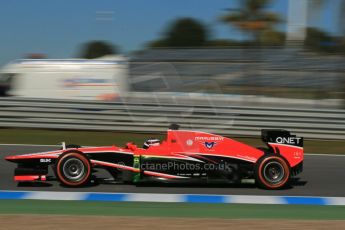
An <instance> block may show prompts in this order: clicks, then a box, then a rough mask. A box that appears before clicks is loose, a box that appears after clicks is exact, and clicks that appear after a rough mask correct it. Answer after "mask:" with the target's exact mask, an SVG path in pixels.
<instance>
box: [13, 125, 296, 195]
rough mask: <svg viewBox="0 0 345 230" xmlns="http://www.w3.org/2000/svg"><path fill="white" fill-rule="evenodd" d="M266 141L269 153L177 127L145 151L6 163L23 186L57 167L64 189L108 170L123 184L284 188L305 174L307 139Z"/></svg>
mask: <svg viewBox="0 0 345 230" xmlns="http://www.w3.org/2000/svg"><path fill="white" fill-rule="evenodd" d="M262 140H263V141H264V142H265V143H266V144H267V148H255V147H251V146H249V145H246V144H243V143H241V142H238V141H235V140H233V139H230V138H227V137H223V136H219V135H216V134H210V133H205V132H198V131H190V130H179V129H178V126H177V125H172V126H171V127H170V129H169V130H168V131H167V136H166V139H165V140H163V141H159V140H154V139H151V140H148V141H147V142H146V143H145V144H144V146H143V147H142V148H140V147H137V146H136V145H135V144H134V143H127V144H126V146H125V147H118V146H115V145H114V146H109V147H80V146H64V147H63V148H62V149H61V150H54V151H50V152H41V153H33V154H24V155H16V156H8V157H6V160H8V161H11V162H14V163H17V164H18V167H17V168H16V169H15V176H14V179H15V180H16V181H18V182H23V181H45V180H46V179H47V174H48V168H49V166H52V169H53V170H54V172H55V175H56V177H57V179H58V180H59V181H60V182H61V184H63V185H65V186H71V187H78V186H83V185H86V184H87V183H90V181H91V178H92V174H93V172H94V171H95V169H97V168H103V169H106V170H107V171H109V173H110V175H111V176H112V177H113V178H114V180H116V181H120V182H124V183H139V182H146V181H150V182H152V181H159V182H173V183H182V182H187V183H191V182H198V183H200V182H205V183H207V182H213V181H217V182H218V183H219V182H220V181H222V182H225V183H227V182H231V183H233V182H241V180H242V179H255V181H256V183H257V184H258V185H259V186H260V187H262V188H266V189H279V188H282V187H284V186H286V185H287V184H288V183H289V180H290V178H291V177H292V176H295V175H297V174H298V173H300V172H301V171H302V170H303V138H301V137H297V136H295V135H291V134H290V132H289V131H286V130H262Z"/></svg>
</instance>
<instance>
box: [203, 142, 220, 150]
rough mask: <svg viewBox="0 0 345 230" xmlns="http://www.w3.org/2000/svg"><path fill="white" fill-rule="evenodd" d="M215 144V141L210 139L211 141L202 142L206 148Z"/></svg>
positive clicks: (210, 147)
mask: <svg viewBox="0 0 345 230" xmlns="http://www.w3.org/2000/svg"><path fill="white" fill-rule="evenodd" d="M216 144H217V142H215V141H211V142H207V141H205V142H204V145H205V147H206V148H208V149H212V148H213V147H214V146H215V145H216Z"/></svg>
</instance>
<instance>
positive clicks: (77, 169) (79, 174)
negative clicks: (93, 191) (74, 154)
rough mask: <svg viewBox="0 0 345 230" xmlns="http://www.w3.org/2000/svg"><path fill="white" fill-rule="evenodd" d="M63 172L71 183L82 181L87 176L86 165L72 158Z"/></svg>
mask: <svg viewBox="0 0 345 230" xmlns="http://www.w3.org/2000/svg"><path fill="white" fill-rule="evenodd" d="M62 171H63V174H64V176H65V177H66V179H68V180H70V181H80V180H82V179H83V178H84V176H85V174H86V170H85V165H84V163H83V162H82V161H81V160H80V159H77V158H70V159H67V160H66V161H65V163H64V164H63V167H62Z"/></svg>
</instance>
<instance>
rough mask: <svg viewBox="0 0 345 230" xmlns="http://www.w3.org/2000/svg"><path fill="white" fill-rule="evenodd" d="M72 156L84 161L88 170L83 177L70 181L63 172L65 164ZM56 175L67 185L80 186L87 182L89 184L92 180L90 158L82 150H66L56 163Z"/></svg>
mask: <svg viewBox="0 0 345 230" xmlns="http://www.w3.org/2000/svg"><path fill="white" fill-rule="evenodd" d="M71 158H77V159H78V160H80V161H82V163H83V165H84V167H85V170H86V174H85V175H84V176H83V178H82V179H81V180H79V181H77V182H73V181H70V180H69V179H68V178H67V177H66V176H65V175H64V173H63V170H62V168H63V164H64V163H65V162H66V161H67V160H68V159H71ZM55 170H56V176H57V178H58V179H59V181H60V182H61V183H62V184H63V185H66V186H70V187H79V186H83V185H85V184H87V183H88V182H89V181H90V177H91V163H90V161H89V159H88V158H87V157H86V156H84V155H83V154H82V153H80V152H76V151H72V152H66V153H64V154H62V155H61V156H60V157H59V158H58V160H57V163H56V167H55Z"/></svg>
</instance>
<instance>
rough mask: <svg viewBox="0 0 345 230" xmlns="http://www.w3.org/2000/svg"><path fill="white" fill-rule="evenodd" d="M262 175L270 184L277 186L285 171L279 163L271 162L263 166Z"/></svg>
mask: <svg viewBox="0 0 345 230" xmlns="http://www.w3.org/2000/svg"><path fill="white" fill-rule="evenodd" d="M263 174H264V178H265V180H266V181H267V182H269V183H270V184H279V183H280V182H281V181H282V180H283V179H284V177H285V170H284V167H283V165H282V164H281V163H280V162H277V161H271V162H268V163H267V164H266V165H265V167H264V169H263Z"/></svg>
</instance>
